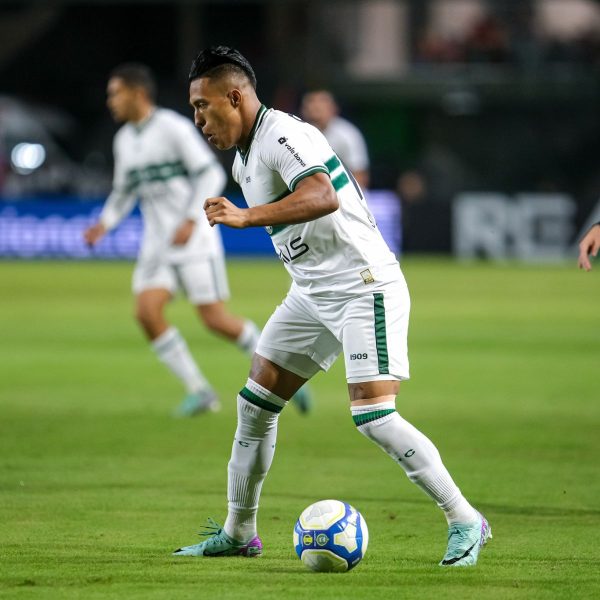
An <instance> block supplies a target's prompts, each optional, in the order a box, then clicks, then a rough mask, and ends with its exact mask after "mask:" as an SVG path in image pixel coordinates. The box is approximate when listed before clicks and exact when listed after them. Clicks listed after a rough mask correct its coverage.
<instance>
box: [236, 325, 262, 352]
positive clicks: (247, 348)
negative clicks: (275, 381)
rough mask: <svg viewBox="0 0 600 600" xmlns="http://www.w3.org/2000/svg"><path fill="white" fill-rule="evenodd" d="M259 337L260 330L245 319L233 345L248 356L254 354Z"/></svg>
mask: <svg viewBox="0 0 600 600" xmlns="http://www.w3.org/2000/svg"><path fill="white" fill-rule="evenodd" d="M259 337H260V329H259V328H258V327H257V326H256V323H254V322H253V321H250V320H249V319H246V320H245V321H244V328H243V329H242V333H240V335H239V337H238V339H237V340H235V343H236V344H237V346H238V348H240V349H241V350H243V351H244V352H245V353H246V354H248V355H249V356H252V355H253V354H254V350H255V349H256V345H257V344H258V338H259Z"/></svg>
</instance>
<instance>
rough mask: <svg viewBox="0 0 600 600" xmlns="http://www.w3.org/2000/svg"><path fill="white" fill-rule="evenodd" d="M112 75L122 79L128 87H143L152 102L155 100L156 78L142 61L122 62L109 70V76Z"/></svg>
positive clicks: (111, 76)
mask: <svg viewBox="0 0 600 600" xmlns="http://www.w3.org/2000/svg"><path fill="white" fill-rule="evenodd" d="M113 77H118V78H119V79H122V80H123V81H124V82H125V85H127V86H129V87H141V88H143V89H144V90H146V93H147V94H148V97H149V98H150V100H152V102H154V101H155V100H156V80H155V79H154V74H153V73H152V70H151V69H150V67H147V66H146V65H143V64H142V63H135V62H130V63H123V64H121V65H119V66H117V67H115V68H114V69H113V70H112V71H111V72H110V75H109V78H113Z"/></svg>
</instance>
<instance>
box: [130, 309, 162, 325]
mask: <svg viewBox="0 0 600 600" xmlns="http://www.w3.org/2000/svg"><path fill="white" fill-rule="evenodd" d="M160 318H161V317H160V311H159V310H156V309H155V308H153V307H151V306H148V305H146V304H138V305H137V306H136V307H135V319H136V321H137V322H138V323H139V324H140V325H141V326H142V327H143V328H144V329H146V330H147V331H149V330H152V329H153V328H155V326H156V324H157V323H158V322H159V321H160Z"/></svg>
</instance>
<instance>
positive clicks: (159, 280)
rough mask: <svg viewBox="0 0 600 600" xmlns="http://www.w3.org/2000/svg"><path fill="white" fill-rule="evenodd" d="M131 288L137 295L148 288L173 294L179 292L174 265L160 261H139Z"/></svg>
mask: <svg viewBox="0 0 600 600" xmlns="http://www.w3.org/2000/svg"><path fill="white" fill-rule="evenodd" d="M131 288H132V291H133V293H134V294H135V296H136V297H139V296H140V295H141V294H142V293H143V292H146V291H147V290H157V289H162V290H166V291H167V292H169V294H170V295H171V296H173V295H175V293H176V292H177V275H176V274H175V271H174V270H173V267H172V266H170V265H169V264H167V263H164V262H159V261H139V262H138V263H137V264H136V266H135V269H134V271H133V277H132V282H131Z"/></svg>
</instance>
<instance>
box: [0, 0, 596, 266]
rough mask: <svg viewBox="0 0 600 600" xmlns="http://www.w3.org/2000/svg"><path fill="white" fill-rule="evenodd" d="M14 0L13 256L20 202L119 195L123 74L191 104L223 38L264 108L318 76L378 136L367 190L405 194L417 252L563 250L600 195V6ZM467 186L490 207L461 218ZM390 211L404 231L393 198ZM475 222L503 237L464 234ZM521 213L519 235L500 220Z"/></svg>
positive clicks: (9, 76)
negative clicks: (119, 68)
mask: <svg viewBox="0 0 600 600" xmlns="http://www.w3.org/2000/svg"><path fill="white" fill-rule="evenodd" d="M0 4H1V13H0V14H1V17H2V19H1V24H0V33H1V35H0V40H1V42H0V75H1V80H2V87H1V88H0V196H2V198H3V199H4V202H5V204H4V207H5V208H7V207H10V208H11V210H10V211H8V212H3V213H2V217H0V223H2V224H1V225H0V228H1V229H0V231H1V232H2V233H0V254H1V255H10V254H11V253H12V254H13V255H14V254H15V253H18V250H16V249H14V244H15V243H17V242H15V241H14V237H15V236H17V237H19V235H21V234H20V233H19V232H18V231H17V232H16V233H15V227H16V224H15V223H14V222H13V221H11V220H10V219H11V217H14V216H15V215H17V216H22V215H23V214H30V213H31V210H30V207H29V206H27V210H25V206H26V205H24V204H21V205H20V207H19V204H18V202H17V204H11V205H10V206H9V205H8V204H6V202H8V201H11V200H16V201H19V200H22V199H31V198H35V199H38V200H39V199H51V200H56V199H60V198H61V197H63V198H64V197H65V196H67V197H69V198H73V199H76V200H79V199H84V200H89V199H91V198H95V199H101V198H103V197H104V196H105V195H106V193H107V191H108V189H109V185H110V170H111V160H112V159H111V139H112V135H113V134H114V131H115V125H114V124H113V123H112V122H111V120H110V117H109V115H108V113H107V111H106V108H105V106H104V95H105V84H106V76H107V73H108V72H109V71H110V69H111V68H112V67H113V66H114V65H116V64H118V63H120V62H122V61H126V60H139V61H144V62H146V63H148V64H150V65H151V66H152V68H153V69H154V70H155V71H156V74H157V76H158V80H159V89H160V97H159V101H160V103H162V104H163V105H166V106H169V107H173V108H176V109H177V110H180V111H181V112H183V113H186V114H189V109H188V107H187V98H186V89H187V85H186V74H187V71H188V69H189V63H190V57H193V56H194V53H195V52H196V51H197V49H198V48H200V47H203V46H204V45H208V44H213V43H229V44H232V45H236V46H239V47H240V48H243V49H244V51H245V53H246V54H247V55H248V57H249V58H250V60H251V61H252V63H253V64H254V65H255V67H256V71H257V74H258V78H259V82H260V93H261V97H262V99H263V100H264V102H266V103H267V104H268V105H271V106H274V107H277V108H280V109H283V110H286V111H289V112H298V105H299V101H300V97H301V95H302V93H303V92H304V91H305V90H306V89H308V88H311V87H315V86H326V87H328V88H330V89H331V90H332V91H333V92H334V93H335V94H336V95H337V96H338V98H339V101H340V104H341V106H342V110H343V114H344V115H345V116H346V117H348V118H349V119H350V120H352V121H354V122H355V123H356V124H357V125H358V126H359V127H360V128H361V129H362V131H363V132H364V134H365V136H366V139H367V143H368V147H369V151H370V155H371V160H372V174H371V180H372V186H371V187H372V188H373V189H376V190H387V191H391V192H393V193H394V194H397V196H398V197H399V198H400V199H401V202H402V209H403V210H402V212H403V219H402V221H403V224H404V225H403V234H404V235H403V236H402V238H403V239H402V240H401V239H400V235H398V236H397V240H395V243H396V244H397V245H398V247H399V245H400V244H401V245H402V247H403V249H404V251H405V252H407V253H410V252H438V253H440V252H441V253H449V252H451V251H455V252H457V253H459V254H462V255H467V256H469V255H483V256H492V257H494V256H496V257H498V255H499V254H500V255H502V254H504V255H506V256H518V257H524V258H527V257H532V256H533V257H534V258H536V257H540V256H541V257H545V256H549V257H553V258H556V257H564V256H565V255H566V254H567V252H568V249H569V246H570V245H572V243H573V241H574V240H575V239H576V238H577V236H578V235H579V233H580V231H581V228H582V227H583V226H584V225H585V224H586V223H587V220H588V218H589V217H590V214H591V213H592V212H593V209H594V207H595V206H596V205H597V203H598V200H599V198H600V175H599V172H600V170H599V168H598V156H600V113H599V111H598V105H600V83H599V82H600V77H599V71H600V6H599V3H598V2H596V1H594V0H526V1H511V0H493V1H491V0H486V1H483V0H435V1H434V0H431V1H426V2H423V1H421V0H414V1H409V0H398V1H394V0H377V1H369V2H367V1H362V2H361V1H343V0H342V1H335V2H328V3H321V2H308V1H307V2H295V1H291V0H283V1H281V0H280V1H277V2H246V1H245V2H228V1H217V2H200V1H198V2H193V1H186V2H152V1H150V2H142V1H139V2H115V1H112V2H110V1H102V0H96V1H95V2H84V1H77V0H70V1H65V2H63V1H58V2H52V3H45V2H26V1H24V2H2V3H0ZM140 23H142V24H143V26H140ZM32 143H41V145H42V147H43V149H44V150H43V151H44V152H45V160H44V162H43V163H42V164H40V165H39V166H38V168H31V167H32V166H33V167H36V166H37V165H38V162H39V159H40V157H39V156H37V155H36V153H35V150H33V149H32V148H31V147H29V153H28V152H27V150H28V147H27V146H23V144H32ZM15 147H17V151H15ZM221 158H222V160H223V161H224V162H225V163H227V164H229V162H230V161H231V154H229V155H226V156H222V157H221ZM23 160H25V163H23ZM28 160H29V161H30V162H29V163H28V162H27V161H28ZM15 161H16V163H15ZM31 161H33V162H31ZM229 192H230V193H232V194H233V195H237V190H235V186H234V185H233V184H231V185H230V189H229ZM465 193H470V194H475V196H473V195H471V196H469V197H468V198H466V200H465V198H462V199H463V200H465V201H466V202H468V201H469V200H472V199H473V198H474V199H475V204H479V205H483V206H484V207H486V206H488V205H490V206H491V208H488V211H487V212H485V211H484V214H472V213H473V211H475V213H476V212H477V210H476V208H474V207H472V206H471V209H470V210H471V212H470V213H469V214H468V215H464V214H463V212H461V209H460V208H457V205H458V204H460V202H459V200H460V199H461V195H463V194H465ZM486 194H487V196H486ZM523 194H527V195H528V197H527V198H525V200H523V198H522V195H523ZM531 195H534V196H536V197H537V198H538V200H539V202H538V204H540V205H541V208H540V209H539V210H538V209H536V208H535V206H536V201H535V198H534V201H533V202H530V201H528V198H529V199H531ZM491 197H493V198H495V199H496V200H497V202H496V204H494V202H493V201H492V200H491ZM546 200H549V201H548V202H546ZM486 202H487V204H486ZM392 204H393V200H392ZM523 204H525V205H526V206H525V207H523V206H522V205H523ZM453 205H454V210H453ZM550 205H553V206H554V208H552V207H551V206H550ZM0 206H1V205H0ZM532 207H534V208H532ZM58 208H59V207H58V205H55V209H56V210H55V212H56V211H58ZM463 208H464V207H463ZM47 210H48V207H47ZM383 212H384V215H383V217H382V218H380V221H382V220H384V221H385V220H386V217H385V212H386V211H385V210H384V211H383ZM457 212H459V213H460V214H459V215H458V216H457V214H456V213H457ZM467 212H469V209H467ZM507 215H508V216H507ZM71 216H72V215H71ZM512 217H514V218H512ZM392 218H393V223H392V227H394V228H397V229H398V230H400V225H399V221H400V217H399V211H398V210H395V208H394V215H393V217H392ZM590 218H591V217H590ZM469 219H471V220H469ZM472 219H474V220H475V221H474V222H476V223H478V224H479V225H480V227H481V228H483V229H486V228H487V229H488V230H489V229H493V228H494V227H495V228H496V231H495V232H491V233H490V232H489V231H488V234H489V235H490V236H492V237H494V235H495V237H496V238H498V239H495V242H492V241H490V240H489V239H488V240H487V242H486V241H485V240H483V241H482V239H474V240H469V239H467V241H466V242H465V236H466V238H469V233H468V231H467V232H465V228H466V229H469V227H471V228H472V226H473V221H472ZM490 219H491V221H492V223H491V224H490ZM523 219H525V220H527V221H528V223H529V227H528V228H524V229H526V230H523V231H521V232H520V233H519V234H515V231H514V229H513V230H512V231H511V229H512V227H511V226H504V227H503V226H502V225H501V222H506V221H507V220H508V221H510V223H511V224H512V223H514V222H515V221H516V222H522V221H523ZM453 223H454V225H455V227H457V228H458V229H456V230H454V233H453ZM500 230H502V231H500ZM9 232H11V233H9ZM23 235H25V237H26V238H27V227H25V233H23ZM49 235H50V236H52V235H53V234H52V233H50V234H49ZM7 236H9V237H10V236H12V239H13V242H10V241H8V237H7ZM515 236H516V237H519V236H520V237H521V238H527V240H528V241H529V242H530V244H529V246H527V244H523V243H522V239H521V245H519V240H518V239H514V238H515ZM33 237H35V238H36V239H38V241H39V239H40V236H39V235H35V234H34V235H33ZM456 238H462V246H461V242H459V240H458V239H456ZM24 244H25V246H27V239H25V241H24ZM494 244H495V245H494ZM498 245H500V250H499V249H498ZM524 245H525V246H527V248H526V249H523V246H524ZM532 245H533V246H535V245H537V251H535V250H532V249H531V246H532ZM249 246H252V244H249ZM50 247H52V245H51V244H50ZM234 250H235V251H236V252H237V251H238V249H237V248H234ZM266 250H268V244H264V240H263V244H262V246H261V245H260V242H259V249H258V250H257V252H264V251H266ZM31 252H32V250H31V249H29V251H27V250H26V251H25V254H28V253H29V254H31ZM42 252H43V251H42ZM68 252H69V251H67V253H68ZM82 252H83V249H80V253H79V254H80V255H81V253H82Z"/></svg>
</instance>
